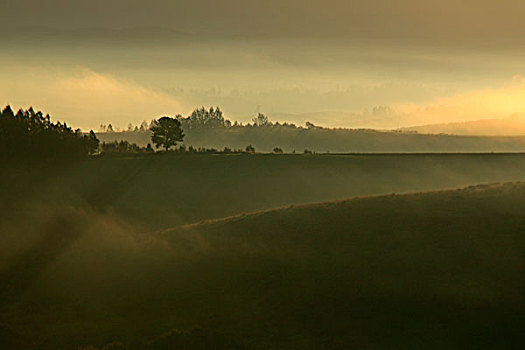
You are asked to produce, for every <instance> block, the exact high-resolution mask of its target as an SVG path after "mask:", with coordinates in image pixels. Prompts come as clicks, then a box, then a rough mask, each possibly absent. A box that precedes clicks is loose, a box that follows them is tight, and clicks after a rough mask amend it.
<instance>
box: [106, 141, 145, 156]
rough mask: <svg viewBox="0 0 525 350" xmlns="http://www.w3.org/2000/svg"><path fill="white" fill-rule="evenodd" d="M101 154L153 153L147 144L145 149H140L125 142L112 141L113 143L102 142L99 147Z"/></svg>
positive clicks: (133, 144)
mask: <svg viewBox="0 0 525 350" xmlns="http://www.w3.org/2000/svg"><path fill="white" fill-rule="evenodd" d="M100 146H101V147H100V148H101V149H102V152H104V153H141V152H153V148H152V147H151V145H150V144H149V143H148V145H147V146H146V147H140V146H139V145H137V144H136V143H130V142H128V141H126V140H121V141H113V142H102V145H100Z"/></svg>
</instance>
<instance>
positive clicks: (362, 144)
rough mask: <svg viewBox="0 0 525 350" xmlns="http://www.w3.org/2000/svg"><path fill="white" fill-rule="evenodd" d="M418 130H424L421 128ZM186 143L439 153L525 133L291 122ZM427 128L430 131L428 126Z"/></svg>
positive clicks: (520, 139) (140, 139)
mask: <svg viewBox="0 0 525 350" xmlns="http://www.w3.org/2000/svg"><path fill="white" fill-rule="evenodd" d="M421 132H427V131H425V130H421ZM184 133H185V134H186V137H185V139H184V145H186V147H189V146H193V147H195V148H199V147H205V148H215V149H218V150H222V149H224V147H229V148H233V149H244V148H245V147H246V146H247V145H253V146H255V149H256V151H258V152H271V151H272V150H273V149H274V148H275V147H280V148H282V149H283V150H284V151H285V152H289V153H291V152H293V151H295V152H297V153H302V152H303V151H304V150H305V149H308V150H311V151H315V152H319V153H325V152H331V153H414V152H415V153H426V152H429V153H443V152H457V153H469V152H524V151H525V136H490V137H489V136H457V135H423V134H416V133H414V132H413V131H411V130H405V132H394V131H374V130H351V129H323V128H311V129H305V128H293V127H284V126H280V127H275V126H274V127H271V126H268V127H231V128H208V129H206V128H203V129H189V130H184ZM428 133H431V132H430V131H428ZM97 136H98V137H99V139H100V140H101V142H112V141H115V140H119V141H120V140H127V141H129V142H133V143H136V144H138V145H140V146H145V145H146V144H147V143H148V142H151V139H150V133H149V132H148V131H129V132H117V133H97Z"/></svg>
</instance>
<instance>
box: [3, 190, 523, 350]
mask: <svg viewBox="0 0 525 350" xmlns="http://www.w3.org/2000/svg"><path fill="white" fill-rule="evenodd" d="M524 198H525V184H524V183H508V184H504V185H488V186H476V187H469V188H466V189H461V190H450V191H443V192H427V193H418V194H407V195H386V196H377V197H365V198H354V199H350V200H343V201H337V202H325V203H318V204H310V205H302V206H289V207H285V208H280V209H273V210H267V211H263V212H255V213H249V214H242V215H237V216H233V217H228V218H224V219H218V220H211V221H204V222H201V223H198V224H192V225H185V226H179V227H176V228H173V229H168V230H163V231H162V232H153V233H136V232H134V231H133V228H132V227H129V226H128V225H126V224H125V223H122V222H120V221H119V220H116V219H115V218H114V217H112V216H111V215H109V214H108V215H101V214H95V213H90V212H89V211H88V212H86V211H74V210H73V211H72V210H69V211H66V212H64V213H63V216H62V217H58V218H56V220H55V221H54V222H53V221H51V222H48V224H47V227H49V228H50V230H51V231H49V232H55V234H53V235H51V236H49V234H48V236H49V237H47V238H52V237H57V236H56V235H57V234H58V233H56V232H57V231H56V230H53V229H52V227H61V228H62V229H61V230H62V236H63V237H67V239H61V240H51V241H49V240H48V241H45V240H44V242H45V244H43V245H42V244H39V245H36V246H33V248H32V249H31V248H30V245H29V246H27V243H28V242H31V239H30V237H31V234H29V233H27V234H26V236H25V238H24V239H21V238H20V237H11V251H13V250H15V251H18V252H22V254H21V255H20V256H19V257H18V259H15V260H9V259H8V260H7V261H6V260H5V258H4V260H3V264H2V265H0V266H1V267H2V269H1V270H0V271H3V273H2V275H1V277H2V285H4V286H8V288H4V289H3V292H2V295H1V296H2V303H1V304H0V306H1V307H0V327H2V332H1V333H0V334H1V335H0V344H1V345H2V346H3V347H4V348H10V349H17V348H28V345H29V344H31V345H30V346H29V347H32V348H42V349H48V348H49V349H54V348H76V347H77V346H78V345H81V346H82V345H84V346H87V345H89V344H91V345H95V346H99V347H100V346H102V345H103V344H109V343H111V342H113V341H119V342H122V343H124V344H127V345H129V346H130V348H131V349H168V348H177V347H180V348H184V349H203V348H214V349H231V348H246V349H270V348H271V349H290V348H296V349H319V348H322V349H341V348H372V349H406V348H433V349H443V348H447V349H456V348H457V349H463V348H478V349H479V348H505V349H521V348H523V346H524V345H525V342H524V339H523V324H524V322H525V298H524V295H525V293H524V291H525V284H524V280H523V273H524V268H525V259H524V256H523V251H525V238H524V237H523V234H522V233H523V232H524V230H525V226H524V222H525V200H524ZM66 228H68V229H66ZM33 235H36V236H37V237H38V234H35V233H33ZM58 235H59V236H58V237H60V234H58ZM41 238H42V237H41ZM44 238H46V237H45V236H44ZM17 239H18V240H19V241H20V240H22V241H23V243H24V244H25V248H24V249H20V248H18V249H13V247H15V246H16V245H15V244H14V243H13V242H16V240H17ZM33 239H36V238H35V237H33ZM36 241H38V240H36ZM40 241H41V240H40ZM18 244H19V246H21V247H24V244H22V243H20V242H19V243H18ZM2 246H3V247H6V245H2ZM2 256H5V255H2ZM57 303H59V304H57ZM58 305H60V307H58ZM115 348H116V347H113V348H112V349H115ZM117 349H118V347H117Z"/></svg>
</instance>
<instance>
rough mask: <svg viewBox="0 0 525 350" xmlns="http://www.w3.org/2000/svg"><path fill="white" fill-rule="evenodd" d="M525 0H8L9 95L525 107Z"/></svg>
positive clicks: (457, 112)
mask: <svg viewBox="0 0 525 350" xmlns="http://www.w3.org/2000/svg"><path fill="white" fill-rule="evenodd" d="M523 18H525V2H523V1H513V0H500V1H493V0H492V1H488V0H477V1H473V0H464V1H457V0H456V1H452V0H441V1H433V0H430V1H420V0H418V1H416V0H397V1H393V0H368V1H364V0H359V1H351V0H346V1H340V0H325V1H313V0H301V1H299V0H288V1H286V0H281V1H274V0H267V1H254V0H244V1H232V0H224V1H211V0H205V1H195V0H194V1H167V0H151V1H137V0H126V1H124V0H105V1H99V0H93V1H89V2H87V1H71V0H67V1H66V0H47V1H45V0H38V1H37V0H1V1H0V45H1V47H2V50H0V104H3V105H5V104H8V103H9V104H11V105H13V106H15V108H16V107H28V106H29V105H32V106H34V107H35V108H36V109H41V110H43V111H44V112H48V113H50V114H51V115H52V116H53V117H54V119H57V120H65V121H68V122H69V123H70V124H71V125H73V126H75V127H81V128H83V129H87V128H95V129H96V128H98V126H99V125H100V124H108V123H112V124H113V125H117V126H120V127H125V126H126V125H127V124H128V123H133V124H138V123H140V122H141V121H142V120H151V119H153V118H157V117H159V116H161V115H176V114H183V115H184V114H188V113H190V112H191V110H192V109H193V108H195V107H198V106H201V105H205V106H209V105H211V104H213V105H220V106H221V107H222V108H223V110H224V111H225V113H226V116H227V117H229V118H230V119H232V120H239V121H244V122H246V121H249V120H250V119H251V118H253V116H254V115H256V113H257V112H263V113H266V114H268V115H269V116H270V117H271V118H274V119H279V120H281V121H289V122H294V123H297V124H303V123H304V122H305V121H307V120H309V121H312V122H314V123H316V124H320V125H326V126H332V127H374V128H396V127H401V126H409V125H416V124H432V123H442V122H453V121H465V120H477V119H483V118H504V117H507V116H508V115H510V114H514V113H523V112H525V83H524V80H523V77H525V63H524V62H525V60H524V58H525V57H524V56H525V41H523V37H525V22H524V21H523Z"/></svg>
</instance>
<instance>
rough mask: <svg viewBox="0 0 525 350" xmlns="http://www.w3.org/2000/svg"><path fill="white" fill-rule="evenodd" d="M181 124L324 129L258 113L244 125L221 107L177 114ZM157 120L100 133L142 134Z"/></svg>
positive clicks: (191, 126)
mask: <svg viewBox="0 0 525 350" xmlns="http://www.w3.org/2000/svg"><path fill="white" fill-rule="evenodd" d="M173 118H174V119H177V120H178V121H179V122H180V123H181V127H182V128H183V129H184V130H194V129H213V128H253V127H274V128H275V127H283V128H292V129H313V128H319V129H321V128H322V127H320V126H317V125H315V124H313V123H311V122H309V121H307V122H306V123H305V125H304V127H303V126H297V125H295V124H293V123H287V122H284V123H280V122H278V121H276V122H273V121H271V120H270V119H269V118H268V117H267V116H266V115H265V114H263V113H257V116H256V117H254V118H252V120H251V123H242V122H237V121H233V122H232V121H230V120H229V119H226V118H225V117H224V113H223V111H222V110H221V109H220V107H213V106H211V107H210V108H208V109H207V108H205V107H199V108H196V109H195V110H193V112H191V114H190V115H188V116H187V117H184V116H182V115H181V114H177V115H175V116H174V117H173ZM155 122H156V120H155V119H154V120H152V121H150V122H149V123H148V122H146V121H143V122H142V123H140V125H133V124H131V123H129V124H128V127H127V128H126V129H118V128H116V127H114V126H113V125H112V124H107V125H106V124H101V125H100V131H101V132H107V133H113V132H140V131H148V130H150V129H151V127H152V126H154V124H155Z"/></svg>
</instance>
